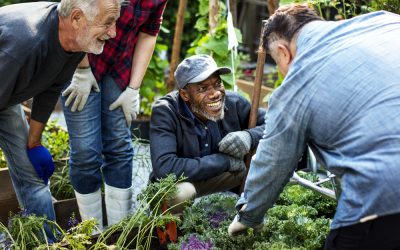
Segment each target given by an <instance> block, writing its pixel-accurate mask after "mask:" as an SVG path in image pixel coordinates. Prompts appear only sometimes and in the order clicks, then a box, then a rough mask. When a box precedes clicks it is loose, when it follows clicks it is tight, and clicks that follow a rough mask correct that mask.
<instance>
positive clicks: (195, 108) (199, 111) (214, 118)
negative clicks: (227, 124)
mask: <svg viewBox="0 0 400 250" xmlns="http://www.w3.org/2000/svg"><path fill="white" fill-rule="evenodd" d="M224 107H225V100H224V101H223V102H222V110H221V113H220V114H219V115H218V116H211V115H210V114H208V113H207V112H206V111H204V110H203V109H201V108H200V107H199V106H197V105H196V104H190V110H191V111H192V112H193V114H195V115H196V114H197V115H200V116H202V117H204V118H206V119H208V120H210V121H213V122H217V121H219V120H222V119H224V116H225V110H224Z"/></svg>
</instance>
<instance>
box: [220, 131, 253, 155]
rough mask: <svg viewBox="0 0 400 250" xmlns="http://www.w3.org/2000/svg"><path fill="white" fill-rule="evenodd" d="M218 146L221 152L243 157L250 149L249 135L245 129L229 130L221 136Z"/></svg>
mask: <svg viewBox="0 0 400 250" xmlns="http://www.w3.org/2000/svg"><path fill="white" fill-rule="evenodd" d="M218 146H219V151H220V152H221V153H225V154H228V155H230V156H233V157H236V158H238V159H243V157H244V156H245V155H246V154H247V153H248V152H249V151H250V146H251V136H250V134H249V132H247V131H236V132H231V133H229V134H227V135H226V136H225V137H224V138H222V140H221V141H220V142H219V143H218Z"/></svg>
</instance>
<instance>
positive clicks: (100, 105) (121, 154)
mask: <svg viewBox="0 0 400 250" xmlns="http://www.w3.org/2000/svg"><path fill="white" fill-rule="evenodd" d="M99 87H100V89H101V91H100V92H94V91H92V92H91V93H90V95H89V98H88V100H87V102H86V105H85V107H84V108H83V110H82V111H76V112H71V109H70V108H71V105H72V103H71V104H70V106H69V107H65V101H66V98H67V97H62V98H61V101H62V104H63V109H64V115H65V120H66V123H67V127H68V133H69V140H70V148H71V157H70V162H69V163H70V180H71V183H72V186H73V187H74V189H75V190H76V191H77V192H79V193H81V194H88V193H93V192H95V191H96V190H98V189H99V188H100V187H101V184H102V181H103V178H104V181H105V183H106V184H107V185H109V186H112V187H117V188H129V187H131V186H132V158H133V146H132V140H131V131H130V126H128V125H127V124H126V120H125V116H124V114H123V112H122V109H121V108H118V109H116V110H113V111H110V110H109V106H110V104H111V103H113V102H114V101H115V100H116V99H117V98H118V97H119V95H120V94H121V93H122V90H121V89H120V88H119V87H118V85H117V84H116V83H115V82H114V80H113V79H112V78H111V77H108V76H107V77H105V79H104V80H103V81H102V82H100V83H99Z"/></svg>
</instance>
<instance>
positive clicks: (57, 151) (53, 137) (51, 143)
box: [42, 120, 69, 160]
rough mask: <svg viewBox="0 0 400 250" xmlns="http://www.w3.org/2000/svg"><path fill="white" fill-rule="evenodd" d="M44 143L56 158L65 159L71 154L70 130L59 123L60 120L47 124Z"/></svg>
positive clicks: (43, 137) (43, 138)
mask: <svg viewBox="0 0 400 250" xmlns="http://www.w3.org/2000/svg"><path fill="white" fill-rule="evenodd" d="M42 143H43V146H45V147H46V148H47V149H48V150H49V151H50V154H51V155H52V156H53V159H54V160H63V159H65V158H66V157H68V156H69V137H68V132H67V131H66V129H64V128H63V127H61V126H60V125H59V124H58V120H52V121H50V122H48V123H47V124H46V127H45V129H44V132H43V136H42Z"/></svg>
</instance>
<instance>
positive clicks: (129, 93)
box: [110, 32, 157, 126]
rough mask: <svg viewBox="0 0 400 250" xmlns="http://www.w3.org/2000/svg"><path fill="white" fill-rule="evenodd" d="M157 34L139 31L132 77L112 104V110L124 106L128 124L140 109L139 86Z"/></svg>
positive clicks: (123, 109)
mask: <svg viewBox="0 0 400 250" xmlns="http://www.w3.org/2000/svg"><path fill="white" fill-rule="evenodd" d="M156 40H157V36H152V35H149V34H146V33H143V32H139V37H138V41H137V43H136V48H135V52H134V54H133V61H132V69H131V78H130V82H129V85H128V87H127V88H126V89H125V90H124V91H123V92H122V93H121V95H120V96H119V97H118V99H117V100H116V101H115V102H113V103H112V104H111V105H110V110H114V109H116V108H118V107H120V106H121V107H122V111H123V112H124V115H125V119H126V122H127V125H128V126H130V124H131V123H132V120H133V119H135V118H136V115H137V114H138V113H139V109H140V97H139V88H140V85H141V84H142V80H143V77H144V74H145V73H146V69H147V66H148V65H149V62H150V60H151V56H152V55H153V51H154V47H155V44H156Z"/></svg>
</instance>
